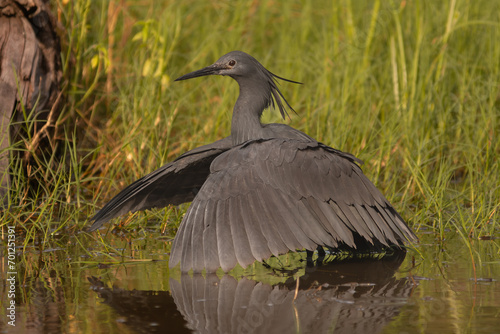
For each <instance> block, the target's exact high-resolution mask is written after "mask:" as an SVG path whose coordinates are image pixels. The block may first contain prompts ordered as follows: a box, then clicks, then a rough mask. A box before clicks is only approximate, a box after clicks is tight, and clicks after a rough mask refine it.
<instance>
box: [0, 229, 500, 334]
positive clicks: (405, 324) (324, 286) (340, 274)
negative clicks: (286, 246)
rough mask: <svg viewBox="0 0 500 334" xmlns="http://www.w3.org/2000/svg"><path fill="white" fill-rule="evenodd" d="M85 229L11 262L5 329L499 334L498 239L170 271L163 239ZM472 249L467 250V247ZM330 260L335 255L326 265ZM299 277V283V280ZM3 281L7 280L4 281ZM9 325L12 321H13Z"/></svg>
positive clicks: (430, 238)
mask: <svg viewBox="0 0 500 334" xmlns="http://www.w3.org/2000/svg"><path fill="white" fill-rule="evenodd" d="M94 237H95V236H89V235H87V234H85V233H81V234H79V235H75V236H65V235H64V233H61V235H60V236H55V238H54V241H53V242H50V244H49V243H47V244H45V245H44V249H43V250H42V251H40V249H39V248H38V247H34V246H33V247H31V248H27V249H25V250H24V252H23V251H22V249H21V248H20V247H19V246H18V247H17V249H16V254H15V261H16V266H15V273H16V274H15V275H9V274H8V272H9V268H8V262H7V258H8V257H7V255H8V254H7V252H6V248H3V247H2V252H3V253H2V262H1V266H2V270H1V275H2V277H1V278H2V282H7V281H6V278H9V277H11V276H14V277H15V292H14V295H15V296H14V298H15V299H14V300H15V302H16V304H15V322H14V324H15V326H11V325H9V323H8V322H9V321H12V320H11V319H9V318H8V317H7V316H8V315H9V312H10V311H9V310H8V308H7V307H8V305H10V304H9V302H10V301H11V300H12V299H13V298H10V296H9V295H10V294H11V291H9V284H6V285H4V286H3V288H2V291H1V298H2V299H1V301H2V307H1V309H0V332H1V333H60V332H64V333H118V332H119V333H136V332H139V333H154V332H158V333H165V332H166V333H190V332H193V331H195V332H201V333H332V332H334V333H371V334H374V333H497V332H499V329H500V285H499V279H500V259H499V254H498V250H499V244H498V240H497V239H496V240H495V239H494V240H472V241H470V242H467V243H466V242H464V241H463V239H462V238H461V237H460V236H459V235H458V234H456V233H453V232H448V234H447V235H446V239H444V240H441V239H439V238H437V237H436V235H435V234H434V233H431V232H427V233H426V232H422V233H420V235H419V238H420V240H421V242H420V244H418V245H417V246H416V248H414V249H410V250H409V252H408V253H407V254H406V256H401V254H399V255H398V254H394V255H392V256H386V257H384V258H382V259H380V258H377V259H373V257H372V258H371V259H368V260H367V259H359V258H356V259H354V258H345V257H344V258H337V260H336V261H334V262H332V263H329V264H327V265H322V266H314V267H307V266H306V264H305V262H304V261H302V260H303V258H304V254H302V253H296V254H289V255H286V256H283V257H281V258H280V259H279V261H278V260H276V259H274V260H272V261H270V262H269V264H270V266H271V268H267V267H265V266H263V265H260V264H257V265H254V266H253V267H252V268H250V269H247V270H246V271H243V270H241V269H240V270H236V271H234V272H233V273H232V274H231V275H227V274H226V275H224V274H222V273H220V274H218V275H205V276H202V275H181V274H180V273H179V272H178V271H176V270H174V271H169V269H168V252H169V249H170V244H171V243H170V240H169V239H168V238H165V237H162V236H161V235H159V234H155V233H148V234H137V235H125V236H119V235H112V234H109V235H106V236H104V238H106V241H107V244H108V245H110V246H111V247H109V248H107V249H106V248H105V246H104V245H103V244H102V243H100V242H99V241H98V239H95V238H94ZM468 246H470V247H468ZM332 258H333V257H332V256H330V257H329V259H332ZM297 279H298V283H297ZM7 283H8V282H7ZM11 324H12V322H11Z"/></svg>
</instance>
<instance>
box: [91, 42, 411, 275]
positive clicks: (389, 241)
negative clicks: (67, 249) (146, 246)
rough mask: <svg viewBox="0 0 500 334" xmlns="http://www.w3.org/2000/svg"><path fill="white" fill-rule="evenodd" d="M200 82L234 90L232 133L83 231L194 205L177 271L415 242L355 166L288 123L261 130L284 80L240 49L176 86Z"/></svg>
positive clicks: (181, 234) (112, 205) (127, 196)
mask: <svg viewBox="0 0 500 334" xmlns="http://www.w3.org/2000/svg"><path fill="white" fill-rule="evenodd" d="M205 75H227V76H230V77H232V78H233V79H234V80H236V81H237V82H238V84H239V87H240V95H239V97H238V100H237V101H236V104H235V106H234V110H233V118H232V124H231V135H230V136H229V137H226V138H224V139H222V140H219V141H216V142H215V143H213V144H209V145H205V146H202V147H199V148H196V149H194V150H192V151H189V152H187V153H184V154H183V155H181V156H180V157H179V158H178V159H176V160H175V161H173V162H172V163H169V164H167V165H165V166H163V167H162V168H160V169H158V170H157V171H154V172H153V173H151V174H149V175H147V176H145V177H143V178H142V179H139V180H138V181H136V182H134V183H133V184H131V185H130V186H128V187H127V188H125V189H124V190H123V191H122V192H121V193H119V194H118V195H117V196H116V197H115V198H113V199H112V200H111V201H110V202H109V203H108V204H106V205H105V206H104V207H103V208H102V210H100V211H99V212H98V213H97V214H96V215H95V216H94V217H92V220H94V224H93V225H92V226H91V228H90V230H91V231H93V230H95V229H97V228H99V227H100V226H101V225H102V224H103V223H105V222H106V221H108V220H110V219H111V218H114V217H117V216H120V215H122V214H124V213H126V212H128V211H133V212H135V211H139V210H145V209H149V208H153V207H164V206H167V205H169V204H174V205H176V204H180V203H183V202H189V201H193V202H192V204H191V206H190V207H189V209H188V211H187V212H186V215H185V216H184V219H183V220H182V223H181V226H180V228H179V231H178V232H177V235H176V237H175V240H174V243H173V246H172V253H171V256H170V266H171V267H174V266H176V265H177V264H178V263H179V262H180V266H181V270H182V271H189V270H190V269H193V270H194V271H195V272H198V271H201V270H203V269H206V270H207V271H208V272H213V271H215V270H217V269H218V268H219V267H222V269H223V270H224V271H229V270H231V269H232V268H233V267H234V266H235V265H236V264H237V263H239V264H240V265H241V266H243V267H246V266H248V265H249V264H251V263H253V262H254V261H255V260H257V261H262V260H264V259H267V258H269V257H270V256H272V255H279V254H283V253H286V252H288V251H290V250H291V251H294V250H296V249H304V248H305V249H307V250H314V249H316V248H317V247H318V246H327V247H332V248H348V249H362V250H365V249H367V248H368V249H369V248H380V247H383V246H391V245H396V246H402V245H403V244H404V242H405V241H407V240H409V241H417V237H416V236H415V235H414V234H413V232H412V231H411V230H410V229H409V228H408V226H407V225H406V224H405V222H404V220H403V219H402V218H401V216H400V215H399V214H398V213H397V212H396V210H394V208H393V207H392V206H391V204H390V203H389V202H388V201H387V200H386V199H385V197H384V196H383V195H382V194H381V193H380V192H379V191H378V190H377V188H375V186H374V185H373V184H372V183H371V182H370V181H369V180H368V179H367V178H366V176H365V175H364V174H363V172H362V171H361V168H360V167H359V166H358V165H357V163H361V161H360V160H359V159H357V158H356V157H354V156H352V155H351V154H348V153H344V152H341V151H338V150H335V149H333V148H331V147H328V146H326V145H324V144H322V143H319V142H317V141H316V140H314V139H313V138H311V137H309V136H308V135H306V134H304V133H302V132H300V131H298V130H295V129H293V128H291V127H289V126H287V125H284V124H262V123H261V122H260V116H261V115H262V112H263V111H264V109H265V108H267V107H269V106H275V105H277V107H278V108H279V110H280V113H281V115H282V116H283V117H285V114H286V108H285V105H286V106H288V107H289V108H290V109H292V108H291V107H290V105H289V104H288V102H286V100H285V99H284V97H283V95H282V94H281V92H280V91H279V90H278V88H277V86H276V79H277V78H278V79H282V80H285V81H290V80H286V79H283V78H280V77H278V76H276V75H274V74H272V73H271V72H269V71H268V70H266V69H265V68H264V67H263V66H262V65H261V64H260V63H259V62H258V61H257V60H255V58H253V57H252V56H250V55H248V54H246V53H244V52H241V51H233V52H230V53H228V54H226V55H224V56H222V57H221V58H220V59H219V60H218V61H217V62H216V63H215V64H213V65H210V66H208V67H205V68H203V69H201V70H198V71H195V72H192V73H189V74H186V75H184V76H182V77H180V78H178V79H177V80H186V79H191V78H195V77H199V76H205ZM291 82H294V81H291ZM283 102H284V103H285V105H284V104H283ZM292 110H293V109H292Z"/></svg>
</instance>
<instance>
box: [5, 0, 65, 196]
mask: <svg viewBox="0 0 500 334" xmlns="http://www.w3.org/2000/svg"><path fill="white" fill-rule="evenodd" d="M48 3H49V1H48V0H0V181H1V182H0V201H1V199H2V197H3V198H4V202H5V199H6V198H7V196H6V194H7V193H8V191H9V188H10V187H11V178H10V175H9V168H10V166H12V165H13V164H17V166H18V167H16V171H19V170H22V171H23V174H24V176H25V177H27V178H28V180H29V181H30V182H29V183H30V185H32V184H31V183H33V181H35V182H41V181H40V179H39V178H38V177H37V173H38V174H41V169H43V168H46V166H45V167H44V166H40V164H39V163H38V162H37V161H40V160H39V159H36V157H37V155H40V154H47V153H48V154H51V153H52V152H51V151H53V150H54V147H55V146H54V142H53V136H54V133H55V124H56V120H57V119H58V117H59V114H60V110H61V108H60V107H59V106H60V105H61V103H59V102H60V99H61V98H60V95H61V93H60V82H61V78H62V69H61V57H60V52H61V47H60V42H59V37H58V35H57V34H56V31H55V28H56V26H57V20H56V19H55V17H54V16H53V15H52V13H51V12H50V9H49V6H48ZM42 160H43V159H42ZM16 176H17V173H16Z"/></svg>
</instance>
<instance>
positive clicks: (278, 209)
mask: <svg viewBox="0 0 500 334" xmlns="http://www.w3.org/2000/svg"><path fill="white" fill-rule="evenodd" d="M355 161H357V159H356V158H354V157H353V156H352V155H350V154H347V153H343V152H340V151H337V150H335V149H333V148H331V147H328V146H326V145H323V144H320V143H317V142H304V141H300V140H291V139H269V140H258V141H251V142H247V143H245V144H243V145H240V146H237V147H234V148H232V149H231V150H229V151H227V152H225V153H223V154H221V155H220V156H218V157H217V158H216V159H215V160H214V161H213V163H212V166H211V174H210V175H209V177H208V178H207V181H206V182H205V183H204V185H203V187H202V188H201V189H200V192H199V193H198V195H197V196H196V198H195V199H194V201H193V203H192V204H191V206H190V207H189V209H188V211H187V212H186V215H185V217H184V220H183V221H182V223H181V226H180V228H179V231H178V232H177V235H176V238H175V240H174V244H173V247H172V253H171V256H170V260H169V261H170V266H171V267H174V266H176V265H177V264H178V263H179V262H180V263H181V270H182V271H189V270H190V269H193V270H194V271H201V270H203V268H206V270H207V271H209V272H211V271H215V270H217V268H219V267H222V269H223V270H224V271H228V270H230V269H232V268H233V267H234V266H235V265H236V263H239V264H240V265H241V266H243V267H246V266H248V265H249V264H251V263H253V262H254V261H255V260H257V261H261V260H263V259H266V258H269V257H270V256H271V255H279V254H283V253H286V252H288V251H289V250H292V251H293V250H296V249H303V248H305V249H308V250H314V249H315V248H316V247H317V246H318V245H321V246H329V247H350V248H359V247H360V245H363V244H364V245H373V246H381V245H402V244H403V243H404V241H406V240H417V238H416V236H415V235H414V234H413V233H412V231H411V230H410V229H409V228H408V227H407V226H406V224H405V222H404V220H403V219H402V218H401V217H400V216H399V214H398V213H397V212H396V211H395V210H394V208H393V207H392V206H391V204H390V203H389V202H388V201H387V200H386V199H385V197H384V196H383V195H382V194H381V193H380V191H378V190H377V189H376V188H375V186H374V185H373V184H372V183H371V182H370V181H369V180H368V178H366V176H365V175H364V174H363V172H362V171H361V168H359V166H358V165H357V164H356V163H355ZM360 241H362V242H360Z"/></svg>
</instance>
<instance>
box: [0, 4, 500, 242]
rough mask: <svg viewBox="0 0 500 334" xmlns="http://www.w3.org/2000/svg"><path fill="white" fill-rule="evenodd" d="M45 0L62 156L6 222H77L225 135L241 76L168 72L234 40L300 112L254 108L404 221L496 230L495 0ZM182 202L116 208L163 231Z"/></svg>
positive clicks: (30, 228)
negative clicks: (58, 92) (329, 153)
mask: <svg viewBox="0 0 500 334" xmlns="http://www.w3.org/2000/svg"><path fill="white" fill-rule="evenodd" d="M54 4H55V5H54V12H56V13H57V15H58V17H59V20H60V22H61V24H62V26H63V27H64V30H62V31H61V40H62V43H63V66H64V71H65V78H66V81H65V86H64V87H65V93H66V96H67V101H66V106H65V112H64V114H63V115H64V116H63V117H61V119H60V120H59V124H60V127H61V128H62V129H64V130H63V131H62V132H61V136H64V137H63V138H64V139H65V140H64V141H65V142H66V144H64V145H65V147H64V150H63V151H64V155H63V156H64V158H63V160H64V163H63V164H61V167H60V168H59V169H58V170H54V169H47V172H46V173H47V179H48V180H51V182H52V184H51V187H47V191H45V192H43V193H42V194H40V196H39V197H38V198H35V199H30V198H28V197H26V196H24V195H23V192H22V190H19V192H18V193H15V194H14V196H13V197H12V200H13V203H14V202H15V205H14V206H13V208H12V210H10V211H5V212H2V213H1V215H2V217H1V221H2V223H1V224H2V225H3V224H7V223H9V222H13V221H14V222H16V223H17V224H18V226H20V227H22V228H23V229H24V230H25V231H26V235H27V237H26V238H25V239H24V240H25V241H24V242H25V244H30V243H32V242H34V241H35V240H36V239H38V238H41V239H43V240H46V241H48V240H51V238H52V237H53V235H54V232H58V231H60V230H63V229H64V230H66V231H79V230H81V229H82V228H83V227H84V225H85V217H87V216H88V215H91V214H93V213H94V212H95V211H96V210H97V209H98V208H99V207H101V206H102V205H103V204H104V203H105V202H106V201H107V200H109V199H110V198H111V197H112V196H114V195H115V194H116V193H117V192H118V191H119V190H121V189H122V188H123V187H124V186H126V185H128V184H130V183H131V182H132V181H134V180H136V179H137V178H139V177H141V176H143V175H145V174H147V173H149V172H151V171H153V170H154V169H156V168H158V167H160V166H161V165H162V164H164V163H166V162H168V161H171V160H172V159H174V158H175V157H176V156H178V155H179V154H180V153H182V152H184V151H186V150H189V149H191V148H194V147H196V146H200V145H202V144H206V143H209V142H212V141H214V140H216V139H219V138H222V137H224V136H227V135H228V134H229V131H230V120H231V110H232V106H233V103H234V101H235V99H236V96H237V93H238V89H237V85H236V84H235V83H234V82H233V81H232V80H231V79H230V78H220V77H219V78H204V79H198V80H192V81H189V82H173V79H175V78H176V77H178V76H180V75H182V74H185V73H187V72H189V71H192V70H195V69H198V68H201V67H203V66H206V65H208V64H211V63H213V62H214V61H215V60H217V59H218V58H219V57H220V56H221V55H223V54H225V53H227V52H229V51H231V50H237V49H239V50H243V51H246V52H248V53H250V54H252V55H253V56H255V57H256V58H257V59H258V60H260V61H261V62H262V63H263V64H264V65H265V66H266V67H267V68H268V69H270V70H271V71H272V72H274V73H276V74H278V75H280V76H283V77H285V78H289V79H292V80H297V81H300V82H303V83H304V84H303V85H294V84H290V83H282V85H281V86H280V87H281V90H282V92H283V94H284V95H285V97H286V98H287V99H288V101H289V102H290V104H291V105H292V106H293V107H294V109H295V110H296V111H297V115H291V119H290V120H288V119H287V120H285V121H283V120H281V119H280V118H279V114H278V113H277V112H275V111H273V110H271V111H268V112H266V114H265V116H264V121H266V122H285V123H287V124H289V125H291V126H293V127H295V128H297V129H300V130H302V131H304V132H306V133H308V134H309V135H311V136H313V137H315V138H317V139H318V140H320V141H322V142H324V143H326V144H329V145H331V146H333V147H335V148H338V149H341V150H343V151H347V152H351V153H353V154H355V155H356V156H358V157H359V158H361V159H362V160H364V161H365V164H364V166H363V170H364V171H365V173H366V174H367V175H368V176H369V178H370V179H371V180H373V181H374V183H375V184H376V185H377V186H378V187H379V189H381V190H382V192H383V193H384V194H385V195H386V196H387V198H388V199H389V200H390V201H391V202H392V203H393V204H394V206H395V207H396V208H397V209H398V211H400V213H401V214H402V216H403V217H405V218H406V219H407V220H408V221H409V224H410V225H411V226H412V227H413V228H414V229H415V230H417V231H418V230H419V229H422V228H424V227H425V228H427V229H431V230H432V231H433V232H434V233H436V235H437V236H438V237H439V238H440V239H441V240H444V239H445V236H446V232H447V231H448V230H453V231H458V232H459V234H460V235H461V236H462V237H463V239H464V241H466V242H467V244H470V241H471V240H477V239H478V238H479V237H481V238H483V237H488V236H494V235H497V236H498V229H499V217H500V212H499V207H500V160H499V159H498V156H499V154H500V142H499V140H498V136H499V133H500V120H499V119H500V117H499V116H500V88H499V86H500V43H498V41H499V40H500V25H499V23H498V22H499V21H500V14H499V13H500V2H498V1H488V0H482V1H466V0H450V1H439V2H435V1H392V2H387V1H372V2H366V1H355V0H351V1H349V0H345V1H336V2H334V3H332V2H331V1H315V2H307V1H306V2H302V1H254V2H248V1H239V2H238V1H237V2H220V1H205V2H199V1H182V2H170V1H168V2H167V1H155V2H153V1H151V2H147V1H124V2H118V1H97V2H96V1H90V0H78V1H70V2H67V1H62V0H59V1H56V2H54ZM67 124H72V126H67ZM74 124H76V125H74ZM19 189H22V187H19ZM185 208H186V206H184V207H181V208H180V209H179V210H177V209H175V210H171V209H168V210H159V211H155V212H152V213H148V214H147V215H143V214H141V215H136V216H135V217H134V219H131V218H130V217H128V218H127V217H124V218H123V221H131V222H132V224H131V225H130V226H133V227H137V224H136V222H144V219H151V220H161V222H160V223H158V224H156V226H157V228H160V229H162V230H163V229H165V228H168V230H169V231H170V232H172V233H173V232H174V231H175V226H177V224H178V223H179V220H180V218H181V217H182V214H183V212H184V210H185ZM137 216H139V217H142V218H141V219H135V218H136V217H137ZM115 223H116V221H115ZM56 234H57V233H56ZM497 251H498V250H497Z"/></svg>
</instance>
